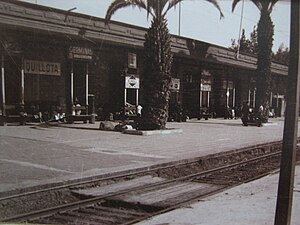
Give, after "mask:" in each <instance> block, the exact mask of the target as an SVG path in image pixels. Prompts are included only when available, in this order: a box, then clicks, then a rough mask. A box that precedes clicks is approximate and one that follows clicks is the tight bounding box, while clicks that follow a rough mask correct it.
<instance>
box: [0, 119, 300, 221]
mask: <svg viewBox="0 0 300 225" xmlns="http://www.w3.org/2000/svg"><path fill="white" fill-rule="evenodd" d="M167 127H168V128H177V129H181V130H182V132H180V133H174V134H160V135H149V136H143V135H130V134H123V133H121V132H116V131H103V130H99V122H96V123H95V124H83V123H74V124H52V125H51V126H50V125H47V124H29V125H26V126H17V125H16V126H15V125H8V126H2V127H0V149H1V151H0V170H1V174H0V180H1V183H0V195H1V196H5V195H6V194H7V195H9V194H11V193H14V192H17V191H18V190H20V189H24V188H25V189H26V188H28V189H30V188H32V187H36V186H40V185H47V184H53V183H59V182H65V181H70V180H76V179H77V180H78V179H84V178H86V177H91V176H99V175H109V174H113V173H117V172H121V171H126V170H137V169H139V168H144V167H148V166H149V167H150V166H153V165H157V164H161V163H168V162H172V161H178V160H184V159H192V158H195V157H201V156H206V155H210V154H216V153H220V152H225V151H230V150H234V149H240V148H244V147H248V146H253V145H257V144H264V143H268V142H274V141H280V140H282V136H283V127H284V121H283V118H274V119H273V118H272V119H270V120H269V123H267V124H264V126H263V127H256V126H248V127H244V126H242V123H241V120H240V119H237V120H224V119H209V120H189V121H187V122H182V123H175V122H170V123H168V124H167ZM298 133H299V131H298ZM296 172H297V174H296V179H295V185H296V186H295V193H296V194H295V198H294V200H295V201H297V200H298V208H297V210H298V213H299V211H300V210H299V209H300V207H299V204H300V196H299V183H300V179H299V176H298V174H299V168H298V167H297V168H296ZM276 176H277V178H276ZM277 183H278V174H277V175H276V174H275V175H273V176H268V177H265V178H262V179H260V180H257V181H254V182H251V183H248V184H244V185H242V186H239V187H236V188H234V189H231V190H228V191H226V193H220V194H218V195H216V196H212V197H210V198H208V199H207V200H205V201H203V202H201V206H199V207H197V206H194V205H193V206H191V207H190V208H187V209H179V210H182V211H183V213H186V214H185V215H190V214H189V213H191V214H192V215H193V213H195V214H194V217H198V216H199V218H201V219H202V220H199V221H198V222H196V221H195V220H192V218H193V216H182V215H181V214H180V213H182V212H178V211H177V210H176V211H174V212H177V213H176V214H177V215H181V220H179V219H178V223H176V221H174V218H175V216H171V218H172V219H173V220H172V221H171V220H168V219H162V217H157V218H160V219H158V220H153V221H154V222H153V221H151V220H150V221H145V222H144V223H142V224H160V223H162V224H168V223H169V224H273V221H268V223H259V222H257V223H253V221H251V223H248V222H247V221H244V222H243V221H239V223H238V222H236V223H231V222H230V221H228V223H227V221H224V220H223V219H222V218H221V217H224V218H225V216H224V215H228V216H227V217H230V216H229V215H230V213H231V212H232V211H235V210H241V209H240V207H239V205H240V202H241V203H242V202H244V203H243V204H244V205H245V210H246V211H244V212H243V213H245V216H246V217H245V218H248V217H247V215H248V213H249V210H250V209H251V210H252V211H255V210H257V212H258V213H260V214H262V213H261V209H260V206H259V204H258V202H261V203H262V204H263V205H262V207H263V208H267V209H266V210H269V211H268V212H271V213H274V207H275V205H274V204H275V203H276V202H275V203H274V201H270V205H271V206H270V207H267V205H265V202H266V199H267V200H268V199H269V200H270V199H272V200H274V198H275V197H276V194H277ZM247 185H250V186H252V185H254V188H253V191H252V189H250V188H249V187H248V186H247ZM255 185H258V186H255ZM262 189H264V190H266V191H265V192H263V191H260V190H262ZM269 190H270V191H269ZM247 191H249V193H248V192H247ZM255 191H256V192H255ZM256 193H258V194H257V195H256ZM262 193H265V195H264V197H262V196H261V195H262ZM267 194H269V195H271V197H269V196H267ZM248 195H249V196H248ZM245 196H248V197H249V198H250V196H253V197H254V200H255V201H254V200H252V201H250V200H249V202H248V199H249V198H247V197H246V198H244V197H245ZM233 199H234V200H233ZM242 200H243V201H242ZM221 201H222V204H220V202H221ZM213 202H214V203H215V205H214V204H213ZM230 202H232V205H235V206H236V209H232V208H230V207H229V205H228V204H229V203H230ZM202 203H205V204H204V205H202ZM216 205H223V207H224V208H223V209H219V210H222V212H221V211H220V212H219V214H218V216H219V218H218V221H219V223H218V222H216V223H213V221H211V220H209V221H206V220H208V216H206V217H205V216H201V215H205V214H208V212H209V214H211V215H214V214H213V213H214V208H217V207H216ZM205 206H207V207H208V208H204V207H205ZM246 206H247V207H246ZM195 209H199V210H201V211H202V212H201V213H199V212H198V211H194V210H195ZM185 210H188V211H189V213H188V212H187V211H185ZM294 211H295V210H294ZM236 212H237V213H238V211H236ZM222 213H223V214H222ZM296 213H297V212H296ZM239 214H242V212H239ZM218 216H217V217H218ZM248 216H249V215H248ZM185 217H186V219H185ZM211 217H215V216H211ZM217 217H216V219H217ZM262 217H263V216H262ZM167 218H170V217H167ZM154 219H156V218H154ZM205 219H206V220H205ZM229 219H230V218H229ZM162 221H163V222H162ZM297 223H298V224H299V222H297V221H294V223H292V224H297Z"/></svg>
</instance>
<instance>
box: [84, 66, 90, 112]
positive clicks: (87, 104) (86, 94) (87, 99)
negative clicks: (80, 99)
mask: <svg viewBox="0 0 300 225" xmlns="http://www.w3.org/2000/svg"><path fill="white" fill-rule="evenodd" d="M85 106H86V115H88V114H89V111H88V108H89V64H88V63H86V75H85Z"/></svg>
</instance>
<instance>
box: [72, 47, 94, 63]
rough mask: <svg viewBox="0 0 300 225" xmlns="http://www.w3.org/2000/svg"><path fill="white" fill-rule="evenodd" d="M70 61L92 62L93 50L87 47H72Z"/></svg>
mask: <svg viewBox="0 0 300 225" xmlns="http://www.w3.org/2000/svg"><path fill="white" fill-rule="evenodd" d="M69 59H78V60H92V59H93V50H92V49H91V48H87V47H79V46H70V47H69Z"/></svg>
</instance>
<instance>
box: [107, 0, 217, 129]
mask: <svg viewBox="0 0 300 225" xmlns="http://www.w3.org/2000/svg"><path fill="white" fill-rule="evenodd" d="M182 1H183V0H115V1H113V2H112V3H111V5H110V6H109V8H108V9H107V12H106V17H105V19H106V21H107V22H108V21H109V20H110V18H111V16H112V15H113V14H114V13H115V12H116V11H117V10H118V9H120V8H124V7H127V6H134V7H138V8H139V9H145V10H146V11H147V17H148V16H149V15H151V16H152V21H151V27H150V28H149V29H148V31H147V33H146V35H145V43H144V71H143V77H142V78H143V79H142V88H143V92H144V109H143V113H142V120H141V125H140V128H141V129H145V130H154V129H165V127H166V122H167V119H168V110H169V97H170V90H169V85H170V81H171V66H172V53H171V36H170V33H169V30H168V27H167V25H168V24H167V19H166V14H167V12H168V11H169V10H170V9H171V8H173V7H175V6H176V5H177V4H179V3H180V2H182ZM206 1H208V2H210V3H212V4H213V5H214V6H215V7H216V8H217V9H218V10H219V11H220V14H221V16H223V15H222V12H221V10H220V7H219V5H218V3H217V0H206Z"/></svg>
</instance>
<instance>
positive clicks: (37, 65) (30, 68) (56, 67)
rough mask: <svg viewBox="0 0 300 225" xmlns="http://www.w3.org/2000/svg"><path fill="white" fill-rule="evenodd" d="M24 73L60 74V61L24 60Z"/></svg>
mask: <svg viewBox="0 0 300 225" xmlns="http://www.w3.org/2000/svg"><path fill="white" fill-rule="evenodd" d="M24 73H25V74H41V75H53V76H60V75H61V70H60V63H55V62H45V61H36V60H24Z"/></svg>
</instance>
